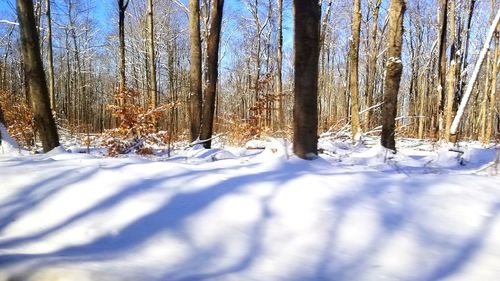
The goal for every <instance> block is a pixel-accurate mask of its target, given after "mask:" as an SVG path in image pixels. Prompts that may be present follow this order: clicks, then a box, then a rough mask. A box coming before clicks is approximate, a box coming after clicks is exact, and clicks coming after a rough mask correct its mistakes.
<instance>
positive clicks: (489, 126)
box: [483, 25, 500, 144]
mask: <svg viewBox="0 0 500 281" xmlns="http://www.w3.org/2000/svg"><path fill="white" fill-rule="evenodd" d="M499 37H500V25H498V26H497V30H496V32H495V43H494V44H495V50H494V55H493V71H492V72H491V91H490V106H489V109H488V112H487V114H486V116H487V118H486V133H485V135H484V139H483V143H484V144H489V143H490V141H491V135H492V132H493V122H494V117H495V109H496V108H497V102H496V90H497V87H496V84H497V76H498V67H499V59H500V47H499Z"/></svg>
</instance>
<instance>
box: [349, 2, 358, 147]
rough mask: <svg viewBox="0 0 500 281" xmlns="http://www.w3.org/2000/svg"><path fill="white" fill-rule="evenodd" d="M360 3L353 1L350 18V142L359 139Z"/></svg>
mask: <svg viewBox="0 0 500 281" xmlns="http://www.w3.org/2000/svg"><path fill="white" fill-rule="evenodd" d="M360 8H361V1H360V0H354V11H353V16H352V41H351V47H350V51H349V63H350V78H349V90H350V92H351V128H352V140H353V142H357V141H358V140H359V138H360V133H361V128H360V126H359V85H358V84H359V81H358V80H359V78H358V67H359V34H360V32H361V10H360Z"/></svg>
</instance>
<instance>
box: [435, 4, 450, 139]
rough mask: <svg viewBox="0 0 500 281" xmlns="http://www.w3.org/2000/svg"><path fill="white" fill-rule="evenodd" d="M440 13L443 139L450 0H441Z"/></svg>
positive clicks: (440, 128) (440, 123) (439, 94)
mask: <svg viewBox="0 0 500 281" xmlns="http://www.w3.org/2000/svg"><path fill="white" fill-rule="evenodd" d="M440 1H441V2H440V3H441V4H440V14H439V37H438V40H439V44H438V45H439V49H438V83H439V85H438V86H437V97H438V101H439V103H438V104H439V105H438V106H439V108H438V116H437V120H438V126H437V127H436V129H437V130H438V133H439V135H440V136H439V138H440V139H441V138H442V136H443V135H444V130H443V129H444V120H443V114H444V106H445V89H444V88H445V84H446V54H445V52H446V31H447V30H448V27H447V26H448V0H440Z"/></svg>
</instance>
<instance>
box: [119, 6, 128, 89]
mask: <svg viewBox="0 0 500 281" xmlns="http://www.w3.org/2000/svg"><path fill="white" fill-rule="evenodd" d="M128 3H129V0H126V1H125V0H118V30H119V31H118V33H119V35H118V37H119V41H120V91H123V90H124V89H125V88H126V86H127V84H126V80H125V11H126V10H127V7H128Z"/></svg>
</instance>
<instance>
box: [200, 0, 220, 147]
mask: <svg viewBox="0 0 500 281" xmlns="http://www.w3.org/2000/svg"><path fill="white" fill-rule="evenodd" d="M213 1H214V2H213V4H212V7H211V11H210V32H209V35H208V40H207V54H206V56H207V57H206V67H207V78H206V80H207V86H206V87H205V95H204V98H205V99H204V104H203V118H202V125H201V139H202V140H205V142H204V143H203V146H204V147H205V148H210V147H211V145H212V141H211V140H209V139H210V138H211V137H212V131H213V126H214V111H215V96H216V94H217V79H218V75H219V71H218V61H219V42H220V31H221V25H222V11H223V7H224V0H213Z"/></svg>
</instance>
